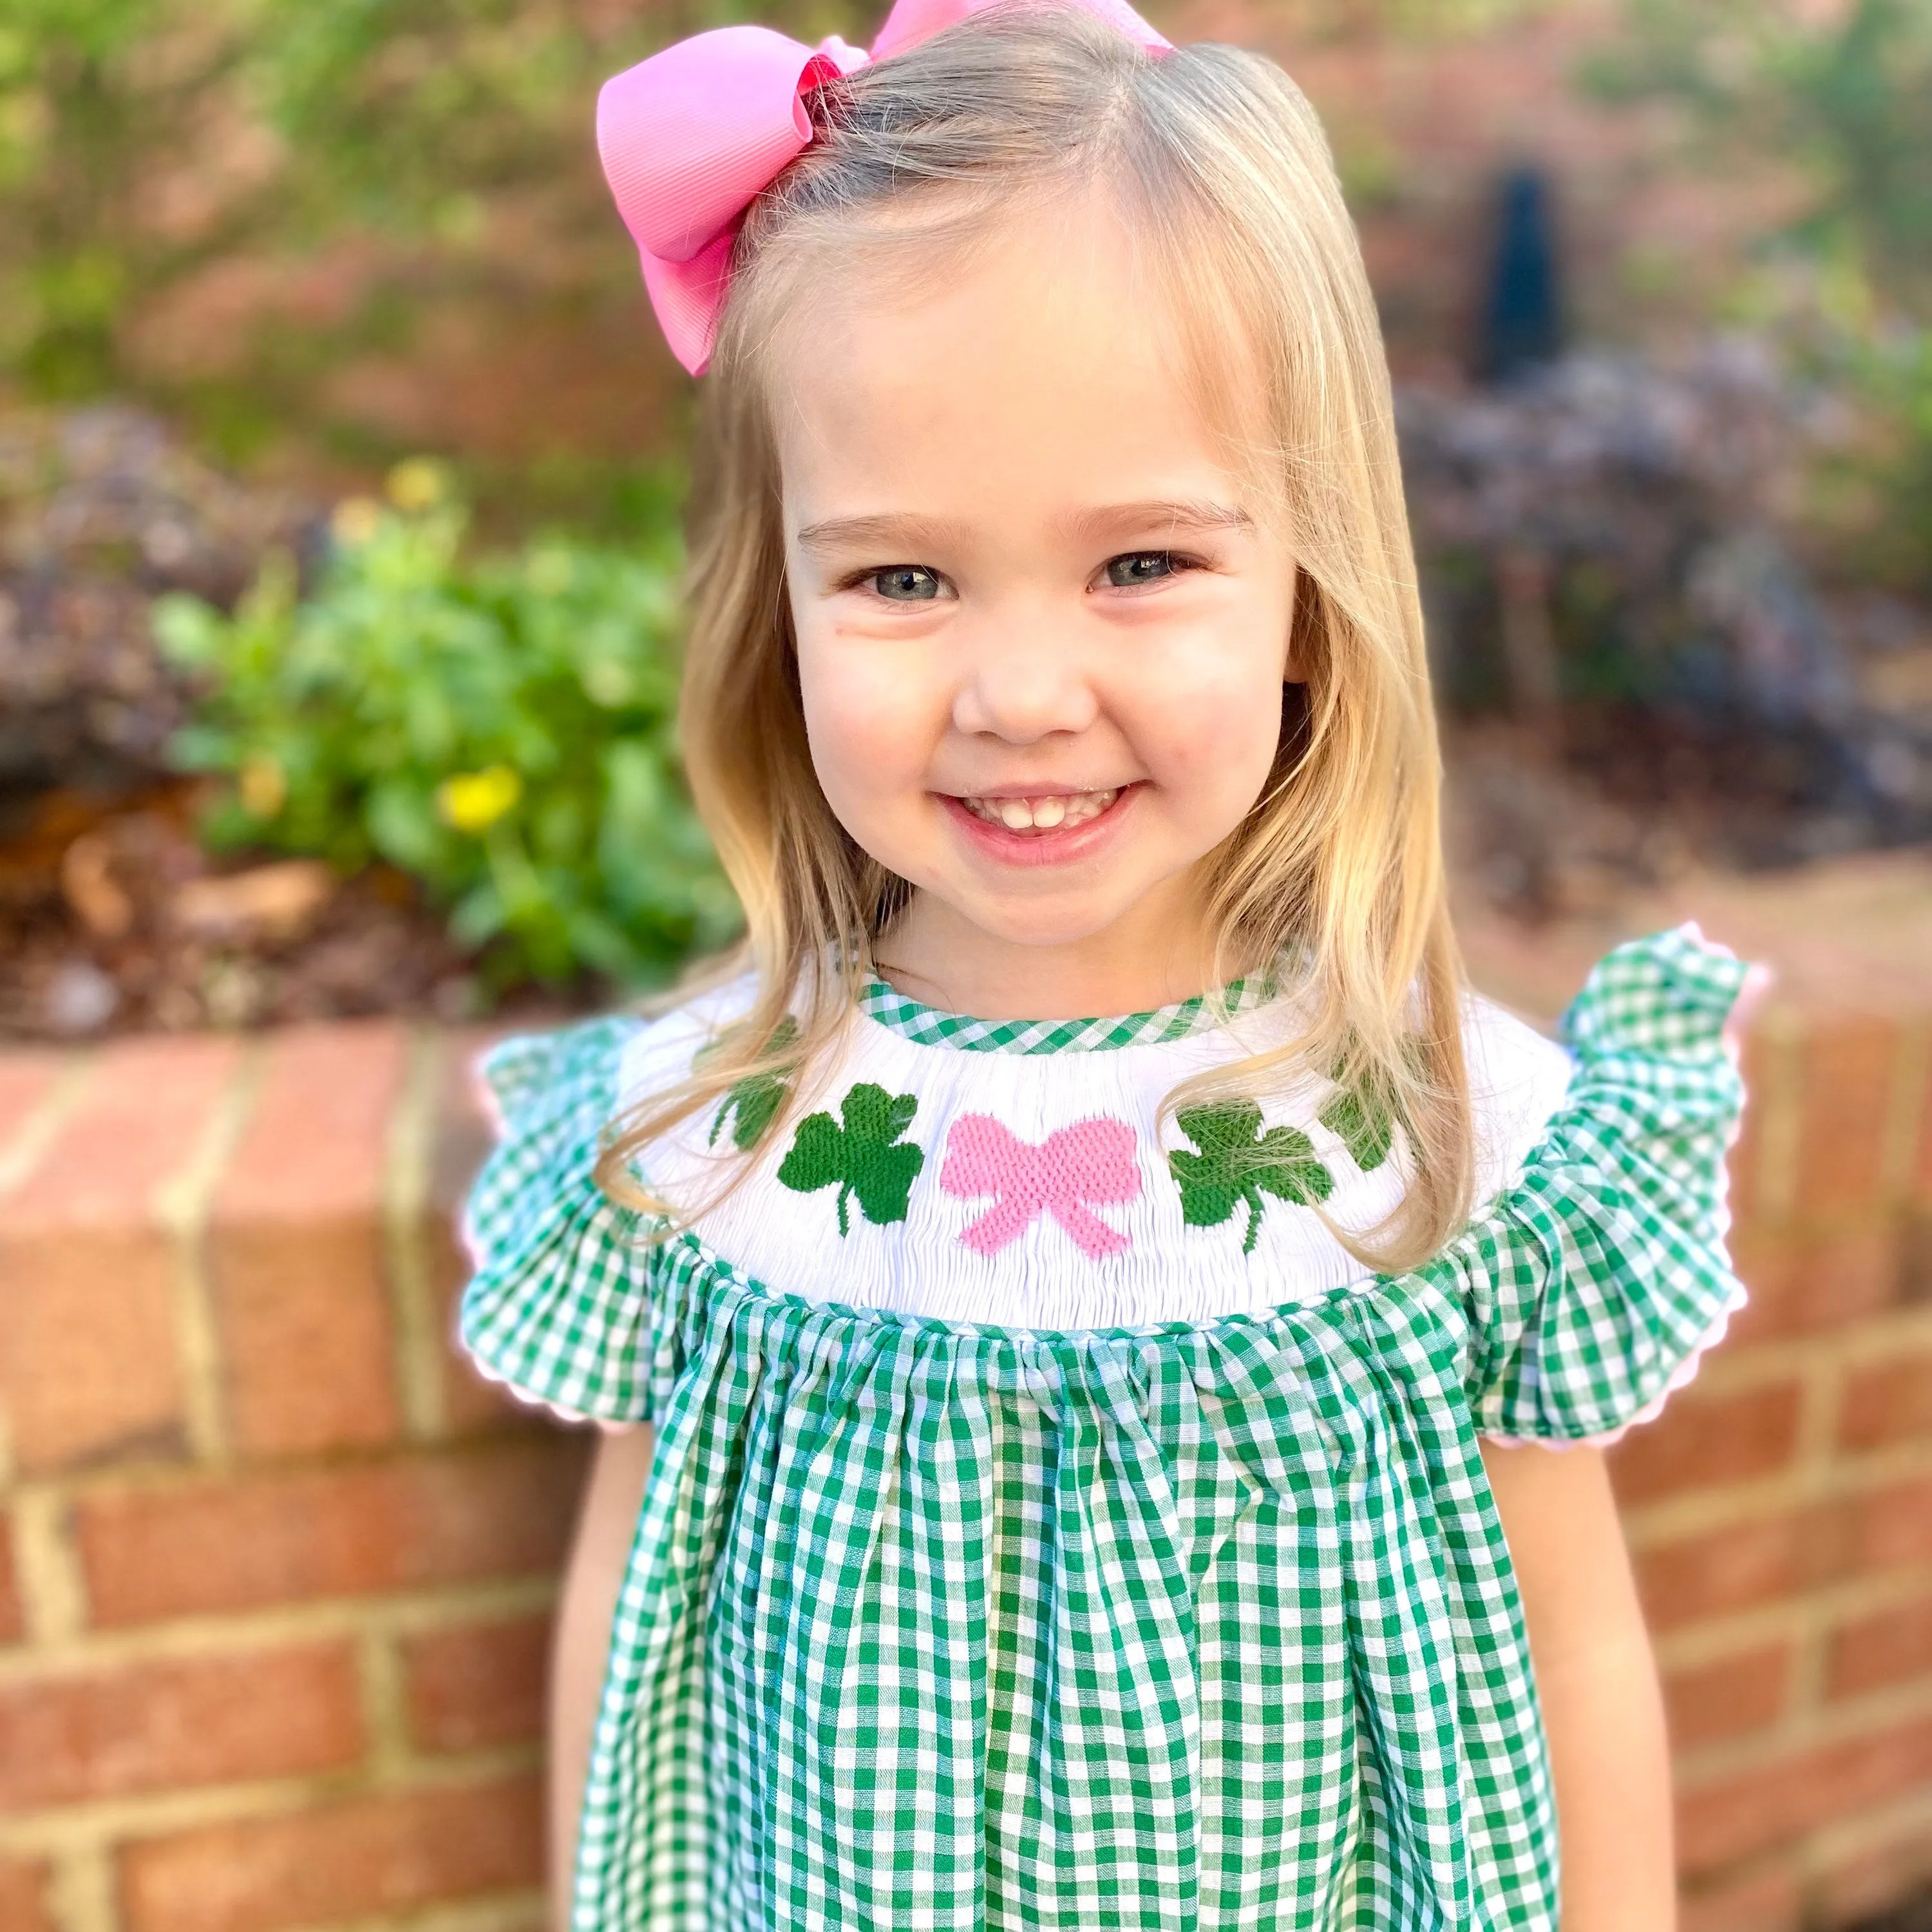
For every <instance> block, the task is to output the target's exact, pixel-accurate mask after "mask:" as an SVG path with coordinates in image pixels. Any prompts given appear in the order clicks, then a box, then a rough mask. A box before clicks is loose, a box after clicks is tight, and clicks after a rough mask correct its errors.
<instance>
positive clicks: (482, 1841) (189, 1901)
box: [121, 1778, 543, 1932]
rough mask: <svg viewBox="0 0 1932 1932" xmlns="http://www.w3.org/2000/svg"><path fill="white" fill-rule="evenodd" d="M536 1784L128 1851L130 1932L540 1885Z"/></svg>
mask: <svg viewBox="0 0 1932 1932" xmlns="http://www.w3.org/2000/svg"><path fill="white" fill-rule="evenodd" d="M542 1876H543V1855H542V1830H541V1798H540V1793H539V1789H538V1784H537V1782H536V1781H535V1779H533V1778H518V1779H517V1780H515V1781H512V1782H508V1783H503V1784H487V1785H481V1786H465V1787H461V1788H459V1789H458V1790H435V1791H416V1792H406V1793H398V1794H396V1795H395V1796H389V1797H384V1798H370V1799H359V1800H357V1801H356V1802H353V1803H350V1804H344V1805H331V1806H329V1807H327V1808H323V1809H319V1810H314V1811H303V1812H299V1813H297V1814H295V1815H293V1816H292V1817H281V1818H266V1819H251V1820H248V1821H247V1822H246V1823H237V1824H228V1825H215V1826H202V1827H199V1828H198V1829H194V1830H192V1831H187V1832H177V1833H175V1834H174V1835H172V1836H170V1837H166V1838H154V1839H151V1840H148V1841H146V1842H145V1843H136V1844H134V1845H131V1846H128V1847H127V1848H126V1849H124V1851H123V1852H122V1853H121V1899H122V1903H123V1908H124V1924H125V1926H126V1928H127V1932H281V1929H282V1928H284V1927H295V1926H303V1927H306V1926H311V1925H325V1924H337V1923H339V1922H343V1921H349V1920H352V1919H353V1920H361V1919H363V1918H374V1917H378V1916H386V1915H390V1914H392V1913H398V1912H407V1911H409V1910H410V1909H412V1908H414V1907H416V1906H428V1905H434V1904H439V1903H444V1902H446V1901H449V1900H458V1899H466V1898H474V1897H477V1896H478V1895H479V1894H487V1893H490V1892H494V1891H508V1890H511V1889H512V1888H528V1887H531V1886H534V1885H538V1884H539V1883H540V1882H541V1879H542Z"/></svg>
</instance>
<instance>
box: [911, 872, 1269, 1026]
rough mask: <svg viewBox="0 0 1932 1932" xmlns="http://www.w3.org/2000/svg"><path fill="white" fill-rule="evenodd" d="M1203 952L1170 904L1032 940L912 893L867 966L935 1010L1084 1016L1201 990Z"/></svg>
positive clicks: (1197, 929) (1201, 928) (1195, 923)
mask: <svg viewBox="0 0 1932 1932" xmlns="http://www.w3.org/2000/svg"><path fill="white" fill-rule="evenodd" d="M1139 911H1140V908H1139V907H1136V913H1139ZM1212 951H1213V949H1212V947H1211V945H1210V944H1209V941H1208V933H1207V929H1206V922H1205V919H1202V918H1201V917H1199V916H1192V917H1190V916H1187V915H1186V914H1185V913H1183V914H1181V916H1175V909H1174V908H1170V907H1150V908H1149V909H1148V913H1147V914H1146V915H1145V916H1139V917H1136V916H1135V915H1134V914H1130V915H1129V916H1127V918H1125V919H1120V920H1117V921H1116V922H1115V924H1114V925H1112V926H1109V928H1107V929H1106V930H1105V931H1104V932H1098V933H1095V934H1093V935H1088V936H1087V937H1085V938H1080V939H1077V940H1074V941H1068V942H1064V943H1061V944H1030V943H1028V942H1026V941H1019V940H1011V939H1007V938H1003V937H1001V935H998V934H995V933H990V932H986V931H984V930H983V929H981V928H980V927H978V926H974V925H973V924H971V922H969V921H968V920H966V919H962V918H961V917H960V916H959V914H958V913H955V912H954V911H953V910H952V909H951V908H950V907H947V906H946V905H944V904H942V903H941V901H938V900H937V899H935V898H933V897H932V895H931V894H930V893H928V892H915V893H914V894H913V898H912V901H911V903H910V904H909V905H908V906H907V907H906V909H905V910H904V912H903V913H901V914H900V916H899V917H898V919H895V921H894V922H893V923H892V926H890V927H889V929H887V931H886V932H884V933H883V934H882V935H880V938H879V940H878V942H877V945H876V947H875V948H874V968H875V970H876V971H877V973H878V975H879V977H880V978H881V979H882V980H885V981H886V983H887V984H888V985H889V986H892V987H893V988H895V989H896V990H897V991H898V992H901V993H904V994H905V995H907V997H908V998H912V999H915V1000H917V1001H919V1002H920V1003H921V1004H923V1005H926V1006H929V1007H938V1008H940V1009H941V1010H942V1011H944V1012H947V1013H969V1014H971V1015H972V1016H974V1018H975V1019H988V1020H1015V1019H1027V1020H1058V1019H1091V1018H1096V1017H1100V1016H1106V1015H1109V1014H1113V1013H1145V1012H1148V1011H1150V1010H1153V1009H1154V1008H1156V1007H1164V1006H1167V1005H1169V1004H1172V1003H1173V1002H1174V1001H1178V1000H1187V999H1191V998H1193V997H1194V995H1196V994H1197V993H1203V992H1208V991H1209V990H1210V983H1211V980H1212V978H1213V977H1214V962H1213V958H1212ZM1251 963H1253V962H1246V961H1243V962H1236V965H1235V971H1241V970H1243V969H1244V968H1245V967H1246V966H1247V965H1250V964H1251Z"/></svg>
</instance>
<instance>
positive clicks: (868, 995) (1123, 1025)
mask: <svg viewBox="0 0 1932 1932" xmlns="http://www.w3.org/2000/svg"><path fill="white" fill-rule="evenodd" d="M1280 992H1281V986H1280V982H1279V981H1278V980H1277V978H1276V977H1274V975H1272V974H1261V975H1259V976H1256V975H1253V974H1250V975H1248V976H1247V977H1244V978H1241V979H1239V980H1230V981H1229V983H1227V985H1226V986H1223V988H1222V989H1220V992H1219V994H1218V995H1210V994H1207V993H1196V994H1195V995H1193V997H1192V998H1188V999H1185V1000H1175V1001H1171V1002H1170V1003H1169V1004H1168V1005H1166V1006H1164V1007H1152V1008H1151V1009H1150V1010H1148V1011H1147V1012H1145V1013H1113V1014H1106V1015H1102V1016H1097V1017H1093V1018H1089V1019H1072V1020H988V1019H977V1018H976V1017H975V1016H973V1015H971V1014H970V1013H949V1012H947V1010H945V1009H944V1007H929V1006H927V1005H926V1004H925V1003H924V1002H923V1001H919V1000H915V999H914V998H912V996H911V995H910V994H907V993H901V992H899V991H898V989H897V988H896V987H895V986H889V985H887V983H886V982H885V981H884V980H882V979H880V977H878V975H877V974H875V973H870V972H868V974H866V976H865V983H864V984H863V985H862V986H861V987H860V989H859V1011H860V1013H862V1014H864V1016H865V1017H866V1018H867V1019H869V1020H871V1021H874V1022H876V1023H877V1025H880V1026H882V1027H884V1028H886V1030H887V1031H889V1032H892V1033H895V1034H898V1035H900V1036H901V1038H903V1039H906V1040H911V1041H913V1043H915V1044H916V1045H918V1046H937V1047H944V1048H947V1049H950V1050H952V1051H953V1052H962V1053H1024V1054H1043V1053H1106V1052H1114V1051H1116V1050H1118V1049H1120V1048H1122V1047H1128V1046H1157V1045H1160V1044H1162V1043H1165V1042H1166V1041H1169V1040H1185V1039H1187V1037H1189V1036H1190V1034H1198V1033H1208V1032H1211V1031H1214V1029H1215V1028H1217V1027H1220V1026H1223V1025H1226V1023H1227V1022H1229V1020H1231V1019H1233V1018H1234V1017H1235V1015H1236V1014H1238V1013H1247V1012H1249V1011H1251V1010H1253V1008H1255V1007H1259V1006H1262V1005H1265V1004H1266V1003H1267V1002H1268V1001H1270V1000H1272V999H1274V998H1276V997H1277V995H1279V994H1280Z"/></svg>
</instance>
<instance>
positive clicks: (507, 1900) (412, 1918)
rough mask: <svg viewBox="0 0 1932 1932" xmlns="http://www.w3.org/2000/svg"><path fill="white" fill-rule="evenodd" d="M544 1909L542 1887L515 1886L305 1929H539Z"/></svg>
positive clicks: (534, 1931) (323, 1931) (387, 1931)
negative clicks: (493, 1894)
mask: <svg viewBox="0 0 1932 1932" xmlns="http://www.w3.org/2000/svg"><path fill="white" fill-rule="evenodd" d="M544 1909H545V1898H544V1893H543V1892H542V1891H541V1889H539V1888H535V1887H532V1886H518V1887H517V1888H514V1890H509V1891H503V1892H500V1893H499V1894H497V1895H496V1897H492V1898H481V1899H459V1900H455V1901H453V1902H451V1903H444V1904H438V1905H432V1906H416V1908H415V1909H412V1910H406V1911H404V1912H402V1913H401V1914H400V1915H397V1914H392V1913H387V1912H386V1913H384V1914H383V1915H381V1916H380V1917H377V1918H353V1919H345V1920H343V1921H341V1922H339V1923H334V1924H329V1925H326V1926H317V1927H305V1928H304V1932H542V1927H543V1924H544Z"/></svg>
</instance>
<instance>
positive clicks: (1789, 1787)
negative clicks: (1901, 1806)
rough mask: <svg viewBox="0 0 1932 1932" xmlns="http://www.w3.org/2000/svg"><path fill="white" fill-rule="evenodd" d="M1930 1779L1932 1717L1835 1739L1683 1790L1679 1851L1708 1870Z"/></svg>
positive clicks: (1691, 1864)
mask: <svg viewBox="0 0 1932 1932" xmlns="http://www.w3.org/2000/svg"><path fill="white" fill-rule="evenodd" d="M1927 1780H1932V1718H1919V1719H1918V1720H1917V1721H1915V1722H1914V1723H1912V1724H1900V1725H1896V1726H1893V1727H1889V1728H1888V1729H1885V1730H1874V1731H1872V1732H1870V1733H1867V1734H1866V1735H1864V1736H1859V1737H1854V1738H1847V1739H1841V1740H1840V1741H1838V1742H1835V1743H1833V1744H1829V1745H1823V1746H1820V1747H1819V1748H1816V1749H1814V1750H1811V1751H1806V1752H1804V1753H1802V1754H1796V1755H1793V1756H1792V1757H1786V1758H1783V1759H1779V1760H1774V1761H1772V1762H1771V1763H1765V1764H1761V1765H1759V1766H1754V1767H1753V1769H1751V1770H1749V1771H1746V1772H1739V1773H1738V1774H1737V1775H1734V1776H1732V1777H1730V1778H1724V1779H1723V1780H1721V1781H1716V1782H1713V1783H1712V1784H1708V1785H1705V1786H1703V1787H1699V1788H1696V1789H1694V1790H1690V1791H1687V1792H1685V1793H1683V1794H1682V1796H1681V1797H1680V1799H1679V1805H1678V1857H1679V1864H1680V1866H1681V1867H1682V1869H1683V1870H1685V1871H1686V1872H1688V1873H1698V1872H1707V1871H1714V1870H1719V1869H1721V1868H1722V1867H1724V1866H1727V1865H1729V1864H1734V1863H1736V1861H1739V1860H1740V1859H1742V1858H1750V1857H1751V1856H1753V1855H1756V1854H1757V1853H1759V1852H1769V1851H1771V1850H1772V1849H1775V1848H1776V1847H1777V1846H1780V1845H1782V1844H1784V1843H1788V1842H1789V1841H1790V1840H1792V1839H1793V1838H1798V1837H1800V1836H1802V1835H1804V1834H1805V1833H1806V1832H1811V1831H1813V1830H1815V1829H1817V1827H1818V1826H1821V1825H1824V1824H1826V1823H1829V1822H1831V1821H1832V1820H1834V1819H1837V1818H1846V1817H1855V1816H1856V1815H1858V1814H1859V1813H1861V1812H1864V1811H1870V1810H1874V1809H1876V1808H1878V1807H1879V1806H1881V1805H1883V1804H1884V1803H1885V1801H1886V1800H1888V1799H1891V1798H1894V1797H1896V1796H1898V1795H1899V1794H1900V1793H1903V1792H1907V1791H1910V1790H1914V1789H1915V1787H1918V1786H1920V1785H1921V1784H1924V1783H1925V1782H1926V1781H1927Z"/></svg>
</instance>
